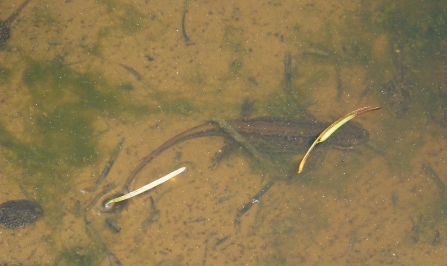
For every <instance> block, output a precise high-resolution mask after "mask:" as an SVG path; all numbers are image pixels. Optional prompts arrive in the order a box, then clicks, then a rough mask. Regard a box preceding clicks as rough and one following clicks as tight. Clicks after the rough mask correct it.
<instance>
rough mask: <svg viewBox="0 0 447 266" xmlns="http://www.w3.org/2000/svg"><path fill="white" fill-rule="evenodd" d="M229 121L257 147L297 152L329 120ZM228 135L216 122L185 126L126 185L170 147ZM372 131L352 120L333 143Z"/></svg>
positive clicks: (359, 139) (351, 141)
mask: <svg viewBox="0 0 447 266" xmlns="http://www.w3.org/2000/svg"><path fill="white" fill-rule="evenodd" d="M228 124H229V125H230V126H231V127H232V128H234V129H235V130H236V131H237V132H238V133H239V134H241V135H242V136H243V137H245V138H246V140H247V141H248V142H250V143H251V144H252V145H253V146H254V147H255V148H256V149H258V150H259V151H265V152H289V153H296V152H301V151H305V150H306V149H308V148H309V146H310V144H311V143H312V141H314V140H315V138H316V137H317V136H318V135H319V134H320V133H321V132H322V131H323V130H324V129H325V128H326V126H327V125H326V124H323V123H319V122H311V121H288V120H285V119H282V118H273V117H260V118H255V119H248V120H234V121H228ZM209 136H222V137H228V135H227V134H226V133H225V132H224V131H223V130H222V129H221V128H220V127H219V126H218V125H217V124H216V123H214V122H206V123H204V124H201V125H198V126H196V127H193V128H191V129H188V130H185V131H183V132H182V133H180V134H178V135H177V136H175V137H173V138H171V139H169V140H168V141H166V142H165V143H163V144H162V145H161V146H159V147H158V148H157V149H155V150H154V151H152V152H151V153H150V154H149V155H147V156H146V157H144V158H143V159H142V162H141V163H140V164H139V165H138V166H137V167H136V168H135V169H134V170H133V171H132V173H131V174H130V175H129V177H128V179H127V181H126V183H125V186H124V187H125V189H128V187H129V185H130V184H131V183H132V181H133V179H134V178H135V176H136V175H137V174H138V173H139V172H140V171H141V169H143V167H144V166H146V165H147V164H148V163H149V162H150V161H152V160H153V159H154V158H155V157H157V156H158V155H159V154H161V153H162V152H163V151H165V150H166V149H168V148H170V147H172V146H174V145H176V144H178V143H180V142H183V141H186V140H189V139H194V138H200V137H209ZM368 138H369V134H368V132H367V131H365V130H364V129H363V128H362V127H361V126H360V125H358V124H356V123H348V124H346V125H344V126H343V127H341V128H340V129H339V130H338V131H337V132H336V133H334V135H333V136H331V138H330V139H328V142H330V143H331V144H332V145H333V146H337V147H342V148H350V147H352V146H355V145H358V144H361V143H364V142H366V141H367V140H368Z"/></svg>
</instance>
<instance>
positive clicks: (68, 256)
mask: <svg viewBox="0 0 447 266" xmlns="http://www.w3.org/2000/svg"><path fill="white" fill-rule="evenodd" d="M58 262H63V265H69V266H78V265H83V266H84V265H85V266H89V265H98V264H99V262H100V261H99V257H98V255H97V254H91V253H89V252H88V251H87V250H84V249H83V248H74V249H71V250H65V251H64V252H62V254H61V255H60V256H59V258H58Z"/></svg>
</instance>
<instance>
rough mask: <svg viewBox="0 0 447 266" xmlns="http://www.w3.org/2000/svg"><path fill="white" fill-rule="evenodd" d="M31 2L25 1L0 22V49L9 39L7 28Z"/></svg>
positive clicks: (9, 31)
mask: <svg viewBox="0 0 447 266" xmlns="http://www.w3.org/2000/svg"><path fill="white" fill-rule="evenodd" d="M29 1H31V0H25V1H24V2H23V3H22V4H21V5H20V6H19V7H18V8H17V9H16V11H14V13H12V14H11V15H10V16H9V18H7V19H6V20H5V21H0V48H2V47H3V46H5V45H6V43H7V42H8V40H9V38H10V37H11V30H10V29H9V26H10V25H11V23H12V22H13V21H14V19H15V18H16V17H17V16H18V15H19V14H20V11H22V9H23V8H25V6H26V5H27V4H28V3H29Z"/></svg>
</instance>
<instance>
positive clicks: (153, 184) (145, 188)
mask: <svg viewBox="0 0 447 266" xmlns="http://www.w3.org/2000/svg"><path fill="white" fill-rule="evenodd" d="M185 170H186V167H182V168H179V169H177V170H175V171H174V172H171V173H169V174H167V175H165V176H163V177H160V178H159V179H157V180H155V181H154V182H151V183H149V184H147V185H145V186H142V187H140V188H139V189H136V190H134V191H132V192H129V193H127V194H126V195H123V196H121V197H118V198H114V199H111V200H109V201H108V202H107V203H106V207H108V206H109V205H110V204H112V203H116V202H120V201H123V200H126V199H129V198H132V197H135V196H136V195H139V194H141V193H143V192H146V191H148V190H149V189H151V188H154V187H156V186H158V185H160V184H162V183H164V182H166V181H168V180H169V179H171V178H173V177H174V176H176V175H179V174H181V173H183V172H184V171H185Z"/></svg>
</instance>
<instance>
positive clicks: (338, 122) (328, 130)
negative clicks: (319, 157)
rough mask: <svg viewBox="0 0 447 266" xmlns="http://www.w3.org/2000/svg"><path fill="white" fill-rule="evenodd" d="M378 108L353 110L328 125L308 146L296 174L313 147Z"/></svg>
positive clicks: (301, 168)
mask: <svg viewBox="0 0 447 266" xmlns="http://www.w3.org/2000/svg"><path fill="white" fill-rule="evenodd" d="M380 108H381V107H370V106H366V107H362V108H359V109H357V110H354V111H352V112H350V113H347V114H346V115H344V116H342V117H340V118H339V119H337V120H336V121H335V122H333V123H332V124H330V125H329V126H328V127H327V128H326V129H325V130H323V132H321V134H320V135H318V137H317V138H316V139H315V141H314V142H313V143H312V145H311V146H310V148H309V150H307V152H306V154H305V155H304V157H303V159H302V160H301V163H300V165H299V167H298V173H301V172H302V171H303V168H304V164H305V163H306V160H307V158H308V157H309V154H310V152H311V151H312V149H313V148H314V147H315V145H317V144H318V143H321V142H323V141H325V140H326V139H328V138H329V137H330V136H331V135H332V134H333V133H334V132H335V131H336V130H337V129H339V128H340V127H341V126H343V125H344V124H346V123H347V122H348V121H349V120H351V119H353V118H354V117H356V116H357V115H360V114H363V113H366V112H369V111H374V110H377V109H380Z"/></svg>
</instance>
